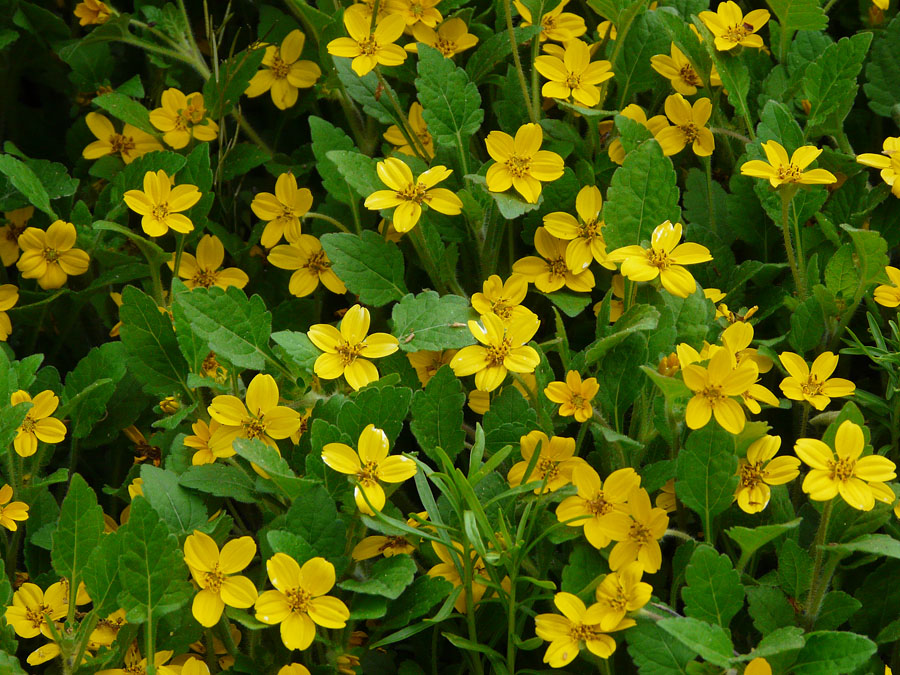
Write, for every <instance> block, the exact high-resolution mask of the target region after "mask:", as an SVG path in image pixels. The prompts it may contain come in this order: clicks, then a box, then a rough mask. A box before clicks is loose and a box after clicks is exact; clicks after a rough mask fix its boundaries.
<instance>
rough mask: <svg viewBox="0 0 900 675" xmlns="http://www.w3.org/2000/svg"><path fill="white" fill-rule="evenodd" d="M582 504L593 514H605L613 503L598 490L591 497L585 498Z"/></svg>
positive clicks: (610, 509) (611, 508)
mask: <svg viewBox="0 0 900 675" xmlns="http://www.w3.org/2000/svg"><path fill="white" fill-rule="evenodd" d="M584 506H585V508H587V510H588V511H589V512H590V513H591V515H593V516H605V515H606V514H607V513H609V512H610V511H612V510H613V505H612V504H611V503H610V502H608V501H606V497H605V496H604V494H603V493H602V492H598V493H597V494H596V495H595V496H594V498H593V499H589V500H586V501H585V504H584Z"/></svg>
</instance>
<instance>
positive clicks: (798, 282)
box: [779, 187, 806, 300]
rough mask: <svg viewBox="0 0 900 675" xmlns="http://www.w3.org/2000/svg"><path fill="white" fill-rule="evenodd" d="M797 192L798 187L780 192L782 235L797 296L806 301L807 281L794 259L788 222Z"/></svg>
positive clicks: (783, 189)
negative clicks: (792, 202) (792, 201)
mask: <svg viewBox="0 0 900 675" xmlns="http://www.w3.org/2000/svg"><path fill="white" fill-rule="evenodd" d="M795 192H796V187H794V188H793V189H791V188H782V189H781V190H779V194H780V195H781V234H782V237H783V238H784V252H785V254H786V255H787V259H788V265H790V267H791V274H792V275H793V276H794V285H795V286H796V287H797V295H798V296H799V297H800V300H806V279H804V278H803V277H802V276H801V275H800V270H799V268H798V267H797V260H796V258H794V245H793V244H792V243H791V227H790V224H789V222H788V221H789V220H790V206H791V200H792V199H793V198H794V194H795Z"/></svg>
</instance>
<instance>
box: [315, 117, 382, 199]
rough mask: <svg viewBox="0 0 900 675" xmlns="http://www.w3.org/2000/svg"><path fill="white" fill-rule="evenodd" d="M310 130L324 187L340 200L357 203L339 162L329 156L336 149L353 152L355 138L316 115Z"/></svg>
mask: <svg viewBox="0 0 900 675" xmlns="http://www.w3.org/2000/svg"><path fill="white" fill-rule="evenodd" d="M309 131H310V135H311V137H312V151H313V154H314V155H315V156H316V170H317V171H318V172H319V176H321V177H322V187H323V188H325V191H326V192H327V193H328V194H329V195H331V196H332V197H333V198H334V199H336V200H338V201H339V202H343V203H344V204H353V203H355V202H356V201H357V197H356V195H355V194H354V193H353V191H352V188H351V187H350V185H349V183H348V182H347V179H346V178H344V176H343V175H342V174H341V172H340V170H339V169H338V166H337V164H335V163H334V161H332V160H331V159H329V158H328V153H329V152H331V151H334V150H343V151H345V152H352V151H353V150H354V149H355V148H356V144H355V143H354V142H353V139H351V138H350V137H349V136H348V135H347V134H346V133H344V131H343V130H342V129H339V128H338V127H335V126H334V125H332V124H331V122H328V121H327V120H324V119H322V118H321V117H316V116H315V115H310V117H309ZM365 196H366V197H368V196H369V195H365Z"/></svg>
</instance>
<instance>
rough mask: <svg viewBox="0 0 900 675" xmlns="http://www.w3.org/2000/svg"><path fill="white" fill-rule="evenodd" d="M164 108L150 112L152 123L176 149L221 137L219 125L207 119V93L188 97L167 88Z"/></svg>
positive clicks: (162, 102)
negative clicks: (191, 142)
mask: <svg viewBox="0 0 900 675" xmlns="http://www.w3.org/2000/svg"><path fill="white" fill-rule="evenodd" d="M160 103H161V107H159V108H156V109H155V110H151V111H150V124H152V125H153V126H154V127H156V128H157V129H159V130H160V131H162V132H163V140H164V141H165V142H166V143H168V144H169V145H170V146H171V147H173V148H175V149H176V150H180V149H181V148H183V147H185V146H186V145H187V144H188V143H190V141H191V138H195V139H197V140H198V141H214V140H216V138H217V137H218V136H219V125H218V124H216V123H215V122H213V121H212V120H211V119H209V118H208V117H206V108H205V107H204V106H203V94H201V93H200V92H194V93H193V94H188V95H187V96H185V94H184V93H183V92H182V91H181V90H180V89H176V88H174V87H171V88H169V89H166V90H165V91H164V92H163V93H162V98H161V100H160Z"/></svg>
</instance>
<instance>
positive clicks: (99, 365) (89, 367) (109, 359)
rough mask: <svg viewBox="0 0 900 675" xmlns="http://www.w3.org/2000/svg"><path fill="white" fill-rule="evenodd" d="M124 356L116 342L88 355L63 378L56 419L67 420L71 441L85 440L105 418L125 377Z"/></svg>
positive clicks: (94, 350)
mask: <svg viewBox="0 0 900 675" xmlns="http://www.w3.org/2000/svg"><path fill="white" fill-rule="evenodd" d="M125 363H126V353H125V347H124V345H122V343H120V342H107V343H106V344H104V345H101V346H100V347H94V348H93V349H92V350H91V351H89V352H88V354H87V356H85V357H84V358H83V359H81V361H79V362H78V365H77V366H75V369H74V370H72V372H70V373H69V374H68V375H67V376H66V386H65V388H64V389H63V392H62V396H61V397H60V398H61V406H60V411H59V412H57V415H58V416H62V417H65V416H68V417H69V419H70V420H71V432H72V436H73V438H86V437H87V436H88V435H89V434H90V432H91V429H93V428H94V425H95V424H96V423H97V422H99V421H100V420H101V419H102V418H103V416H104V415H105V414H106V406H107V403H109V400H110V398H111V397H112V395H113V394H114V393H115V391H116V384H117V383H118V382H119V380H121V379H122V378H123V377H124V376H125Z"/></svg>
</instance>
